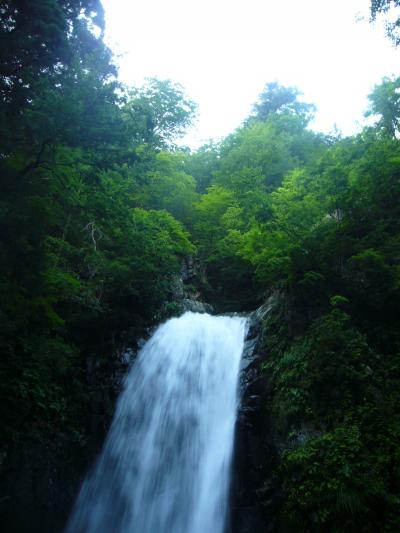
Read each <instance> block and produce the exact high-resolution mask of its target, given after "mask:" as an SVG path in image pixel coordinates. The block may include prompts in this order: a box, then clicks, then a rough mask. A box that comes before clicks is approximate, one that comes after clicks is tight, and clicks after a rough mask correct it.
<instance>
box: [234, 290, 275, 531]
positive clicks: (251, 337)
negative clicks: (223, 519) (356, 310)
mask: <svg viewBox="0 0 400 533" xmlns="http://www.w3.org/2000/svg"><path fill="white" fill-rule="evenodd" d="M273 305H274V301H273V299H270V300H268V302H267V303H266V304H265V306H263V307H261V308H260V309H258V310H257V311H256V312H254V313H252V314H251V315H250V318H249V330H248V334H247V340H246V345H245V351H244V354H243V362H242V371H241V378H240V388H241V404H240V407H239V412H238V419H237V424H236V436H235V447H234V460H233V484H232V513H231V520H230V528H229V531H230V532H231V533H261V532H262V533H268V532H273V531H276V527H277V523H276V515H277V506H278V502H279V493H278V489H277V488H276V483H275V482H274V478H273V466H274V462H275V461H276V456H277V454H276V444H275V439H274V435H273V424H272V421H271V420H270V417H269V409H268V396H269V392H268V381H267V378H266V376H265V375H264V374H263V372H262V364H263V362H264V361H265V358H266V357H268V354H265V353H262V350H261V345H262V343H261V338H262V322H263V320H264V318H265V317H266V316H267V314H268V313H269V312H270V311H271V309H272V308H273Z"/></svg>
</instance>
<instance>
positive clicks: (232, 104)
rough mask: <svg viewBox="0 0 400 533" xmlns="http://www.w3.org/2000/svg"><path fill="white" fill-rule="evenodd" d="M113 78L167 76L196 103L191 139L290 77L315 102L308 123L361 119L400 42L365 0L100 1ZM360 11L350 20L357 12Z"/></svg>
mask: <svg viewBox="0 0 400 533" xmlns="http://www.w3.org/2000/svg"><path fill="white" fill-rule="evenodd" d="M103 5H104V8H105V10H106V25H107V27H106V41H107V43H108V44H109V45H110V46H111V48H112V49H113V50H114V52H115V53H116V54H117V55H118V56H119V60H118V62H119V65H120V79H121V81H122V82H124V83H127V84H130V85H140V84H141V83H143V80H144V78H145V77H158V78H159V79H171V80H172V81H174V82H178V83H180V84H181V85H182V86H183V87H184V89H185V91H186V93H187V95H188V96H189V97H190V98H191V99H192V100H194V101H195V102H197V103H198V104H199V119H198V122H197V125H196V127H195V128H194V129H193V130H192V131H190V132H189V133H188V135H187V136H186V137H185V139H184V141H185V143H186V144H189V145H190V146H192V147H196V146H198V145H200V144H201V143H202V142H204V141H206V140H208V139H211V138H214V139H217V138H220V137H223V136H225V135H227V134H229V133H231V132H232V131H233V130H234V129H235V128H236V127H238V126H239V125H240V123H241V121H242V120H243V119H244V118H246V116H247V115H248V114H249V111H250V109H251V105H252V104H253V103H254V102H255V101H256V100H257V97H258V95H259V93H260V92H261V91H262V89H263V87H264V85H265V84H266V83H268V82H270V81H278V82H279V83H281V84H282V85H291V86H296V87H297V88H298V89H299V90H301V91H302V92H303V93H304V96H303V100H304V101H307V102H311V103H314V104H316V106H317V108H318V112H317V116H316V120H315V123H314V124H313V126H312V127H313V129H317V130H319V131H324V132H329V131H332V130H333V127H334V125H335V124H336V125H337V127H338V128H339V130H341V131H342V132H343V133H344V134H351V133H353V132H355V131H356V130H357V129H358V128H359V125H360V124H362V123H363V122H364V119H363V113H364V111H365V109H366V107H367V105H368V104H367V95H368V93H370V92H371V89H372V88H373V86H374V85H375V84H376V83H379V81H380V80H381V78H382V77H383V76H391V75H393V74H394V75H397V76H398V75H399V74H400V73H399V66H400V65H399V59H400V48H399V49H398V50H396V49H394V48H393V47H392V45H391V43H390V41H389V40H388V39H387V38H386V37H385V36H384V31H383V26H382V25H381V24H380V25H378V24H376V25H374V26H371V25H370V24H369V23H368V14H369V11H368V9H369V0H140V1H139V0H103ZM360 17H364V20H362V21H360V22H357V19H359V18H360Z"/></svg>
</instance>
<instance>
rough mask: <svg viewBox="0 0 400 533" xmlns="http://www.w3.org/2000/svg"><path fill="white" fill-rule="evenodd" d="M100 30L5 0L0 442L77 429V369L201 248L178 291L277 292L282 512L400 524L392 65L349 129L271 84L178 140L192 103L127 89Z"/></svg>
mask: <svg viewBox="0 0 400 533" xmlns="http://www.w3.org/2000/svg"><path fill="white" fill-rule="evenodd" d="M396 3H397V2H396ZM389 4H390V2H381V3H375V4H374V6H375V7H374V10H375V11H373V12H372V14H373V16H375V14H376V13H377V12H378V11H379V10H381V9H382V8H384V7H385V6H386V5H389ZM102 28H103V13H102V8H101V5H100V2H98V1H97V0H86V1H84V0H79V1H68V2H67V1H62V0H47V1H46V2H31V3H29V2H22V1H18V0H14V1H6V2H2V3H1V6H0V58H1V72H0V137H1V139H2V145H1V151H0V174H1V180H2V196H1V199H0V220H1V228H2V233H1V239H0V253H1V263H0V349H1V360H0V370H1V374H2V376H1V382H0V400H1V401H0V405H1V420H2V426H1V427H2V435H1V445H2V446H4V449H6V447H7V446H8V447H11V448H12V447H13V446H14V447H15V446H18V445H19V444H20V443H21V442H22V441H23V440H24V439H26V438H27V435H29V434H31V433H34V432H42V433H43V434H46V435H50V438H51V436H52V435H54V434H56V433H57V432H60V431H62V432H65V433H66V434H68V435H70V438H72V439H75V440H76V441H77V442H79V443H82V444H84V443H85V438H86V437H87V432H88V427H87V426H88V413H89V412H90V409H91V406H90V396H91V392H92V390H91V388H93V387H94V385H93V379H92V376H91V373H90V368H92V369H93V368H96V369H98V368H103V369H104V374H102V375H103V376H104V375H106V374H107V372H112V370H111V369H112V361H113V360H114V359H116V358H118V355H119V354H120V353H121V351H122V350H123V349H124V348H126V347H128V346H130V345H131V344H132V342H133V340H134V339H135V338H137V336H138V335H139V334H140V332H141V330H142V328H143V327H144V326H148V325H150V324H152V323H154V322H156V321H157V320H159V319H160V318H161V317H162V316H163V315H162V309H163V308H164V310H165V309H170V310H171V309H172V310H173V309H174V295H173V284H174V280H175V281H176V277H177V276H178V275H179V272H180V268H181V262H182V259H183V258H185V257H187V256H189V255H196V257H197V260H198V262H199V263H200V265H201V267H200V270H201V275H200V276H199V277H198V279H197V281H195V282H197V286H196V287H192V289H193V292H196V291H198V290H200V291H201V292H202V295H203V297H205V299H207V300H208V301H209V302H211V303H213V304H214V306H215V308H216V310H217V311H219V310H236V311H239V310H246V309H254V308H255V307H257V305H258V304H259V303H261V302H262V301H264V299H265V297H266V296H267V295H269V294H271V293H274V292H275V293H278V294H279V295H280V297H279V305H278V306H277V308H276V310H275V314H274V317H273V318H271V317H270V318H269V319H268V320H267V322H266V324H265V335H264V344H265V350H266V353H267V355H268V360H267V363H266V364H265V368H264V371H265V374H266V375H267V377H268V383H269V388H270V400H271V404H270V405H269V406H268V408H269V409H271V410H272V417H273V419H274V421H275V426H276V431H277V433H278V434H279V437H280V439H281V442H282V443H284V444H283V445H282V447H281V449H280V451H279V453H280V457H279V466H278V468H277V471H276V476H277V479H278V480H279V483H280V486H281V488H282V492H283V499H282V500H283V503H282V515H286V516H287V517H288V519H287V521H286V522H287V523H286V524H285V527H287V528H289V530H290V531H296V532H300V531H304V532H308V531H310V532H311V531H313V532H326V531H332V532H334V531H338V532H339V531H341V532H342V531H349V532H375V531H385V532H387V533H389V532H391V533H394V532H397V531H399V530H400V522H399V516H400V512H399V511H400V509H399V507H400V481H399V480H400V454H399V446H398V442H399V437H400V418H399V411H400V405H399V396H398V391H399V389H400V354H399V349H400V333H399V332H400V328H399V326H400V324H399V317H400V260H399V257H400V181H399V180H400V141H399V139H398V135H399V121H400V100H399V94H398V88H399V85H400V82H399V79H389V78H386V79H384V80H383V81H382V83H381V84H379V85H377V86H376V87H375V89H374V91H373V93H372V94H371V96H370V103H371V105H370V109H369V111H368V114H369V115H372V116H375V117H376V124H375V126H373V127H369V128H366V129H365V130H364V131H362V132H361V133H360V134H358V135H356V136H354V137H350V138H344V139H341V138H340V137H334V136H329V135H322V134H317V133H315V132H312V131H311V130H310V129H308V123H309V121H310V120H311V118H312V113H313V111H314V107H313V106H312V105H310V104H307V103H304V102H302V101H300V100H299V96H300V93H299V92H298V91H297V89H295V88H291V87H289V88H285V87H281V86H279V85H278V84H277V83H269V84H267V85H266V87H265V90H264V91H263V92H262V93H261V95H260V100H259V102H258V103H256V104H255V106H254V109H253V113H252V114H251V116H250V117H249V118H248V119H247V120H246V121H245V122H244V124H243V125H242V126H241V127H240V128H238V129H237V130H236V131H235V132H233V133H232V134H231V135H230V136H229V137H228V138H226V139H225V140H224V141H222V142H221V143H220V144H217V145H207V146H204V147H202V148H200V149H199V150H198V151H196V152H194V153H191V152H190V151H189V150H186V149H178V148H177V147H176V145H175V144H174V140H175V138H176V137H177V136H179V135H180V134H181V133H182V132H183V131H184V128H185V127H187V126H188V125H189V124H190V122H191V120H192V118H193V113H194V111H195V105H194V104H193V102H191V101H188V100H187V99H186V98H185V96H184V94H183V93H182V91H181V89H180V88H179V87H177V86H175V85H174V84H172V83H171V82H169V81H164V82H162V81H158V80H149V81H148V83H147V85H146V86H144V87H141V88H130V89H126V88H124V87H122V86H120V85H119V84H118V82H117V79H116V71H115V67H114V65H113V63H112V57H111V54H110V51H109V50H108V49H107V48H106V47H105V46H104V44H103V42H102V39H101V32H102ZM266 408H267V407H266ZM2 449H3V448H2Z"/></svg>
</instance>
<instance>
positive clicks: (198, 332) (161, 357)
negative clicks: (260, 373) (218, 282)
mask: <svg viewBox="0 0 400 533" xmlns="http://www.w3.org/2000/svg"><path fill="white" fill-rule="evenodd" d="M245 323H246V320H245V319H244V318H240V317H223V316H219V317H218V316H217V317H216V316H210V315H207V314H198V313H191V312H188V313H185V314H184V315H183V316H181V317H180V318H173V319H171V320H169V321H168V322H166V323H165V324H163V325H162V326H160V327H159V328H158V329H157V331H156V332H155V334H154V335H153V337H152V338H151V339H150V340H149V341H148V342H147V343H146V344H145V346H144V347H143V349H142V350H141V352H140V353H139V355H138V358H137V360H136V362H135V364H134V365H133V367H132V369H131V371H130V372H129V373H128V375H127V377H126V380H125V386H124V390H123V392H122V394H121V396H120V399H119V401H118V404H117V408H116V413H115V417H114V420H113V422H112V425H111V429H110V432H109V435H108V437H107V439H106V442H105V445H104V449H103V451H102V453H101V455H100V458H99V460H98V462H97V465H96V466H95V468H94V470H93V472H92V474H91V475H90V476H88V478H87V479H86V481H85V482H84V483H83V486H82V489H81V491H80V494H79V496H78V499H77V501H76V504H75V507H74V510H73V512H72V516H71V518H70V521H69V523H68V525H67V528H66V533H223V531H224V528H225V525H226V517H227V506H228V492H229V478H230V466H231V464H230V463H231V455H232V447H233V436H234V424H235V418H236V411H237V402H238V398H237V385H238V383H237V382H238V374H239V366H240V358H241V354H242V350H243V343H244V336H245V329H246V325H245Z"/></svg>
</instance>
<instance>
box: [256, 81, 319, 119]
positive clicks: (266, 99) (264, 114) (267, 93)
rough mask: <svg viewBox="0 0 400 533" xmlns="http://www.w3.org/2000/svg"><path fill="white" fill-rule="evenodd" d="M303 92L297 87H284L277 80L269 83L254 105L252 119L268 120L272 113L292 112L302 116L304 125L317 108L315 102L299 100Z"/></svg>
mask: <svg viewBox="0 0 400 533" xmlns="http://www.w3.org/2000/svg"><path fill="white" fill-rule="evenodd" d="M301 94H302V93H301V92H300V91H299V90H298V89H296V88H295V87H283V86H282V85H279V84H278V83H277V82H270V83H267V84H266V86H265V88H264V90H263V92H262V93H261V94H260V96H259V101H258V102H257V103H256V104H254V106H253V114H252V115H251V118H250V120H252V119H256V120H266V119H267V118H268V117H269V116H270V115H271V114H291V115H296V116H298V117H299V118H301V119H302V121H303V124H304V125H306V124H308V122H310V120H312V118H313V116H314V112H315V110H316V108H315V106H314V105H313V104H306V103H304V102H299V100H298V97H299V96H301Z"/></svg>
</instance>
